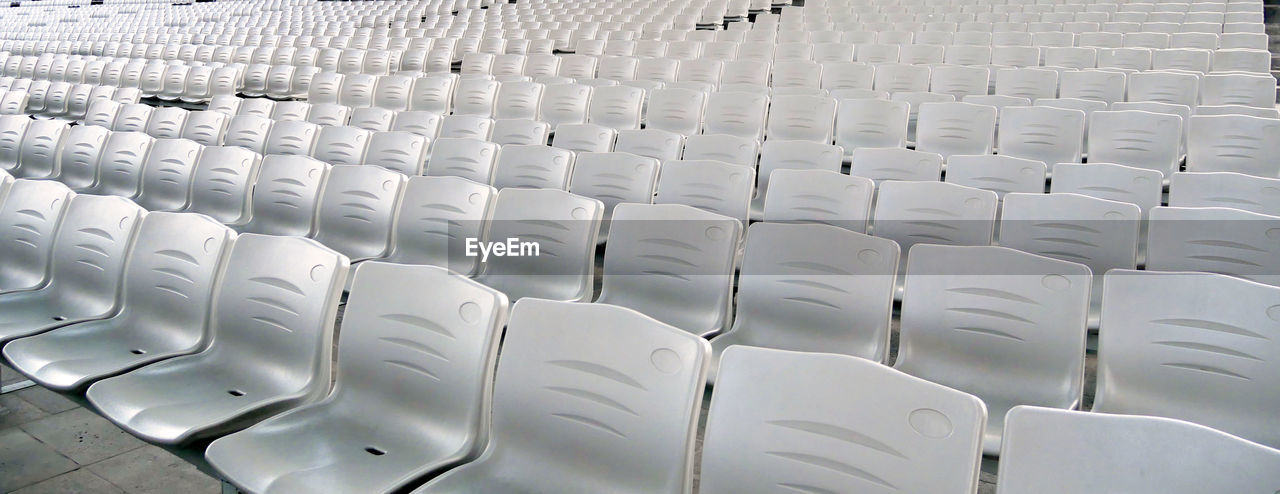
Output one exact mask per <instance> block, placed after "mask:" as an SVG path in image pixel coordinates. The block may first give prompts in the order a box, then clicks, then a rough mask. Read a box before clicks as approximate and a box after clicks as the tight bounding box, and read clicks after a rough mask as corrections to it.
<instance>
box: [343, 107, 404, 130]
mask: <svg viewBox="0 0 1280 494" xmlns="http://www.w3.org/2000/svg"><path fill="white" fill-rule="evenodd" d="M395 116H396V112H395V111H394V110H388V109H386V108H378V107H368V108H356V109H354V110H351V119H350V120H349V121H348V122H347V123H348V125H351V126H353V127H360V128H362V129H365V130H370V131H375V132H377V131H383V130H391V124H392V121H393V120H394V119H395Z"/></svg>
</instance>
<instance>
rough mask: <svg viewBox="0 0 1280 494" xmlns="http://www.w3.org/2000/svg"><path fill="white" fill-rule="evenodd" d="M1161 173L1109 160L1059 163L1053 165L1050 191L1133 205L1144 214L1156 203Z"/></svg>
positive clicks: (1158, 195)
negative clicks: (1113, 162)
mask: <svg viewBox="0 0 1280 494" xmlns="http://www.w3.org/2000/svg"><path fill="white" fill-rule="evenodd" d="M1162 178H1163V177H1162V176H1161V175H1160V174H1159V172H1157V171H1155V170H1148V169H1145V168H1135V167H1131V166H1124V165H1117V164H1111V163H1087V164H1079V163H1063V164H1061V166H1056V167H1054V173H1053V181H1052V183H1051V184H1050V190H1049V191H1050V192H1051V193H1070V194H1081V195H1086V196H1090V197H1097V198H1099V199H1107V200H1110V201H1119V202H1127V203H1130V204H1136V205H1137V206H1138V207H1139V208H1141V209H1142V213H1143V215H1144V216H1145V215H1146V214H1147V213H1149V212H1150V211H1151V208H1154V207H1156V206H1159V205H1160V200H1161V199H1160V195H1161V192H1162V187H1161V185H1160V182H1161V180H1162Z"/></svg>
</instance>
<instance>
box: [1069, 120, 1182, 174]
mask: <svg viewBox="0 0 1280 494" xmlns="http://www.w3.org/2000/svg"><path fill="white" fill-rule="evenodd" d="M1089 118H1090V121H1089V161H1090V162H1097V163H1115V164H1119V165H1127V166H1133V167H1137V168H1146V169H1148V170H1156V171H1159V172H1160V173H1161V174H1162V175H1164V176H1165V177H1166V178H1167V177H1168V176H1169V175H1170V174H1172V173H1173V172H1175V171H1177V166H1178V162H1179V158H1180V157H1181V153H1180V152H1179V147H1180V143H1181V142H1182V117H1180V116H1178V115H1171V114H1163V113H1150V112H1143V111H1137V110H1129V111H1097V112H1093V115H1091V116H1090V117H1089Z"/></svg>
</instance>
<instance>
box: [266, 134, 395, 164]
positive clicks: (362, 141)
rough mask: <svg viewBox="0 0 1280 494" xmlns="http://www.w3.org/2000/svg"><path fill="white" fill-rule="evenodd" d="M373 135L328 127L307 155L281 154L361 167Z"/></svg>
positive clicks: (316, 139)
mask: <svg viewBox="0 0 1280 494" xmlns="http://www.w3.org/2000/svg"><path fill="white" fill-rule="evenodd" d="M371 137H373V133H372V132H369V131H367V130H364V129H360V128H356V127H351V126H326V127H324V128H321V129H320V132H319V135H318V136H316V137H315V139H314V140H315V145H314V147H313V148H312V149H311V151H310V152H307V153H280V154H298V155H304V156H306V155H310V156H312V157H314V158H316V159H318V160H320V161H324V162H326V163H329V164H332V165H361V164H364V161H365V153H366V152H367V151H368V148H369V139H370V138H371Z"/></svg>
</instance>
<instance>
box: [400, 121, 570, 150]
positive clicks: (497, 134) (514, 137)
mask: <svg viewBox="0 0 1280 494" xmlns="http://www.w3.org/2000/svg"><path fill="white" fill-rule="evenodd" d="M403 115H404V114H403V113H402V114H401V116H403ZM550 134H551V126H550V125H548V124H547V123H546V122H540V121H537V120H531V119H518V118H510V119H498V120H494V122H493V132H492V135H491V136H490V137H489V140H490V141H493V142H495V143H497V144H501V145H503V146H505V145H508V144H524V145H543V144H546V143H547V139H548V136H549V135H550Z"/></svg>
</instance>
